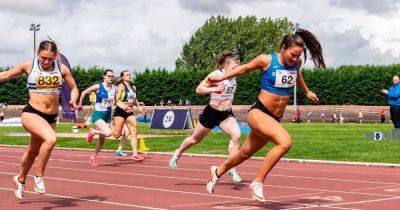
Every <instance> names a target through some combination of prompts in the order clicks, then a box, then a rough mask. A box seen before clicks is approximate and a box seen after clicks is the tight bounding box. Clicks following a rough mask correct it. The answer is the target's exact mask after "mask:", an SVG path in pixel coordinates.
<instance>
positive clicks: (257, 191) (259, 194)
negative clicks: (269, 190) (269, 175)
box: [250, 181, 265, 203]
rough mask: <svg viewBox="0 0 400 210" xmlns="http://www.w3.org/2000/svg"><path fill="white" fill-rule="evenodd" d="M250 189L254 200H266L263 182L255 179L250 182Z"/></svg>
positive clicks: (262, 201)
mask: <svg viewBox="0 0 400 210" xmlns="http://www.w3.org/2000/svg"><path fill="white" fill-rule="evenodd" d="M250 190H251V197H252V198H253V199H254V200H257V201H259V202H261V203H264V202H265V198H264V193H263V185H262V183H260V182H256V181H253V182H252V183H251V184H250Z"/></svg>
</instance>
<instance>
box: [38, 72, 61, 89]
mask: <svg viewBox="0 0 400 210" xmlns="http://www.w3.org/2000/svg"><path fill="white" fill-rule="evenodd" d="M35 82H36V89H38V90H42V89H58V88H59V87H60V82H61V77H60V75H47V76H43V75H39V76H37V77H36V81H35Z"/></svg>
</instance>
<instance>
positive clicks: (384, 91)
mask: <svg viewBox="0 0 400 210" xmlns="http://www.w3.org/2000/svg"><path fill="white" fill-rule="evenodd" d="M388 92H389V91H388V90H386V89H382V90H381V93H383V94H385V95H387V94H388Z"/></svg>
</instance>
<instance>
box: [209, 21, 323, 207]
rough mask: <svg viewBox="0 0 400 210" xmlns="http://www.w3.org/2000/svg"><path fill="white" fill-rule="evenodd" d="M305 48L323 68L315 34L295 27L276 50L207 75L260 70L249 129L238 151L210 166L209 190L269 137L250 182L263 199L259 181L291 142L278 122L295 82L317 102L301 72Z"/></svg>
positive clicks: (255, 194)
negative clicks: (262, 158) (232, 68)
mask: <svg viewBox="0 0 400 210" xmlns="http://www.w3.org/2000/svg"><path fill="white" fill-rule="evenodd" d="M307 50H309V52H310V54H311V58H312V60H313V62H314V64H315V66H316V67H318V68H320V67H322V68H325V62H324V58H323V56H322V48H321V45H320V43H319V42H318V40H317V38H316V37H315V36H314V35H313V34H312V33H310V32H309V31H307V30H304V29H298V30H297V31H296V32H295V33H294V34H290V35H286V36H285V37H284V38H283V40H282V42H281V45H280V51H279V53H271V54H269V55H265V54H262V55H259V56H258V57H256V58H255V59H254V60H252V61H250V62H249V63H247V64H244V65H241V66H239V67H237V68H235V69H234V70H233V71H230V72H228V73H227V74H224V75H223V76H212V77H209V78H208V82H209V83H215V82H220V81H223V80H226V79H229V78H232V77H235V76H239V75H243V74H246V73H248V72H251V71H253V70H256V69H260V70H261V92H260V94H259V96H258V101H257V103H256V104H254V105H253V106H252V107H251V108H250V111H249V113H248V117H247V119H248V123H249V125H250V127H251V132H250V134H249V135H248V136H247V138H246V140H245V143H244V144H243V145H242V147H241V148H240V150H239V152H237V153H235V154H234V155H233V156H231V157H229V159H228V160H226V161H225V162H224V163H222V164H221V165H220V166H218V167H217V166H212V167H211V179H210V181H209V182H208V183H207V191H208V192H209V193H213V192H214V188H215V185H216V184H217V182H218V179H219V178H220V177H221V176H222V175H223V174H224V173H225V172H226V171H227V170H229V169H230V168H232V167H235V166H237V165H239V164H240V163H242V162H243V161H244V160H247V159H248V158H250V157H251V156H252V155H253V154H254V153H255V152H257V151H259V150H260V149H261V148H262V147H264V145H265V144H266V143H268V142H269V141H271V142H272V143H274V144H275V146H274V147H273V148H272V149H271V150H270V151H269V152H268V153H267V155H266V157H265V160H264V162H263V164H262V166H261V169H260V171H259V172H258V176H257V177H256V178H255V180H254V181H253V182H252V183H251V185H250V189H251V193H252V197H253V199H256V200H257V201H260V202H264V201H265V198H264V194H263V188H262V187H263V186H262V184H263V183H264V181H265V178H266V176H267V175H268V173H269V172H270V171H271V169H272V168H273V167H274V166H275V164H276V163H277V162H278V161H279V159H280V158H281V157H282V156H283V155H284V154H285V153H286V152H287V151H288V150H289V149H290V147H291V146H292V138H291V137H290V135H289V133H288V132H287V131H286V130H285V129H284V128H283V127H282V125H281V124H279V121H280V119H281V118H282V116H283V112H284V111H285V107H286V104H287V102H288V100H289V95H290V93H291V92H292V90H293V87H294V85H296V82H297V84H299V85H300V87H301V89H302V90H303V92H304V93H305V94H306V96H307V98H309V99H310V100H311V101H312V102H314V103H317V102H318V98H317V95H316V94H315V93H313V92H311V91H310V90H309V89H308V88H307V85H306V83H305V82H304V79H303V77H302V76H301V71H300V67H301V65H302V61H301V59H300V56H301V54H302V53H304V60H306V55H307Z"/></svg>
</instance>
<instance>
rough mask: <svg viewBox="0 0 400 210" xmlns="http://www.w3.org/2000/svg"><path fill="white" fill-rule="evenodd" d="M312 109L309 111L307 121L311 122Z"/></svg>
mask: <svg viewBox="0 0 400 210" xmlns="http://www.w3.org/2000/svg"><path fill="white" fill-rule="evenodd" d="M311 114H312V113H311V111H310V112H308V114H307V122H308V123H310V122H311Z"/></svg>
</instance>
